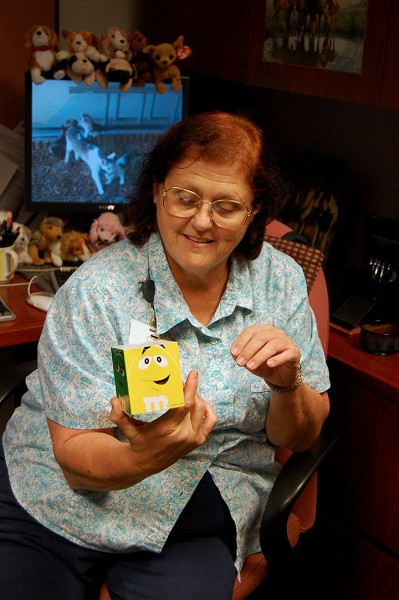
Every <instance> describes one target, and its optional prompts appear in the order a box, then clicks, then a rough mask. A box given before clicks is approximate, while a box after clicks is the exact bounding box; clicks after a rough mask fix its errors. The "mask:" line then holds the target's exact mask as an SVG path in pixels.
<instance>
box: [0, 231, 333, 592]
mask: <svg viewBox="0 0 399 600" xmlns="http://www.w3.org/2000/svg"><path fill="white" fill-rule="evenodd" d="M290 231H291V230H290V228H289V227H287V226H285V225H283V224H282V223H280V222H278V221H273V222H272V223H270V224H269V225H268V227H267V229H266V235H265V239H266V240H267V241H268V242H269V243H271V244H273V245H275V246H276V247H278V248H279V249H282V250H283V251H285V252H287V253H288V254H291V255H292V256H293V258H295V260H297V262H299V264H301V266H302V268H303V269H304V273H305V277H306V281H307V285H308V291H309V301H310V304H311V306H312V308H313V311H314V313H315V316H316V320H317V325H318V331H319V336H320V339H321V342H322V345H323V348H324V352H325V354H327V347H328V332H329V304H328V294H327V287H326V282H325V279H324V274H323V270H322V268H321V265H322V260H323V256H322V254H321V253H320V252H319V251H318V250H317V249H313V248H311V247H308V246H306V245H303V244H300V243H297V242H293V241H291V240H289V239H288V240H285V239H284V235H285V234H286V233H288V232H290ZM35 368H36V361H29V362H26V363H20V364H16V365H13V366H11V367H8V368H7V369H5V370H4V371H3V374H1V373H0V407H1V406H2V404H3V403H5V401H6V400H14V405H15V406H17V405H18V404H19V401H20V398H21V395H22V393H23V392H24V391H25V390H26V387H25V377H26V376H27V375H28V374H29V373H30V372H32V371H33V370H34V369H35ZM336 438H337V436H336V434H335V433H334V432H333V431H332V430H331V429H330V428H329V427H328V426H326V427H324V428H323V431H322V433H321V435H320V437H319V439H318V440H317V441H316V443H315V444H314V445H313V446H312V448H310V449H309V450H307V451H306V452H301V453H292V452H291V451H290V450H288V449H287V448H278V449H277V452H276V459H277V460H278V461H279V462H280V463H281V464H282V465H283V467H282V469H281V471H280V473H279V475H278V477H277V479H276V481H275V483H274V486H273V488H272V491H271V493H270V496H269V500H268V502H267V505H266V508H265V512H264V515H263V518H262V524H261V530H260V545H261V548H262V552H259V553H256V554H251V555H250V556H248V557H247V559H246V560H245V563H244V566H243V569H242V571H241V577H240V581H239V580H238V578H237V579H236V582H235V586H234V592H233V598H232V600H243V599H244V598H247V597H248V596H249V595H250V594H251V593H252V592H253V591H255V590H256V588H258V587H259V586H260V584H261V583H262V581H263V580H264V579H265V578H266V577H267V575H268V573H269V571H275V572H276V571H278V570H279V569H281V568H282V567H283V568H284V566H285V565H289V562H290V559H291V558H292V554H293V553H292V551H293V548H294V547H295V546H296V545H297V543H298V541H299V538H300V536H301V534H302V533H304V532H306V531H309V530H310V529H311V528H312V526H313V524H314V522H315V518H316V499H317V470H318V468H319V466H320V465H321V463H322V462H323V460H324V458H325V457H326V456H327V454H328V453H329V451H330V450H331V448H332V446H333V445H334V443H335V441H336ZM99 600H111V598H110V596H109V593H108V590H107V588H106V585H105V583H104V584H103V586H102V588H101V591H100V596H99Z"/></svg>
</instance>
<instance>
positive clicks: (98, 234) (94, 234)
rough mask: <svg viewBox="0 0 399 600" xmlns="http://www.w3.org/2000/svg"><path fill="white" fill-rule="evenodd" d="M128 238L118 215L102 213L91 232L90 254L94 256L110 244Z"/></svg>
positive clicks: (94, 221) (93, 223) (95, 220)
mask: <svg viewBox="0 0 399 600" xmlns="http://www.w3.org/2000/svg"><path fill="white" fill-rule="evenodd" d="M125 238H126V233H125V229H124V227H123V225H122V223H121V222H120V220H119V217H118V215H116V214H115V213H113V212H104V213H101V214H100V216H99V217H98V218H97V219H93V222H92V224H91V227H90V231H89V244H90V252H91V253H92V254H94V253H95V252H98V251H99V250H102V249H103V248H106V247H107V246H109V245H110V244H115V242H119V241H120V240H124V239H125Z"/></svg>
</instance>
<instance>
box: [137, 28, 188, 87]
mask: <svg viewBox="0 0 399 600" xmlns="http://www.w3.org/2000/svg"><path fill="white" fill-rule="evenodd" d="M183 40H184V38H183V36H182V35H180V36H179V37H178V38H177V40H176V41H175V42H174V43H173V44H168V43H164V44H158V46H154V45H153V44H149V45H148V46H146V47H145V48H144V49H143V52H144V53H145V54H149V55H150V56H151V57H152V59H153V61H154V82H155V87H156V89H157V91H158V92H159V93H160V94H165V92H166V87H165V83H164V82H165V81H166V80H168V79H170V81H171V85H172V90H175V91H176V92H178V91H179V90H180V87H181V78H180V69H179V67H177V65H176V64H175V61H176V59H177V58H179V59H180V60H181V59H182V58H187V57H188V56H189V55H190V54H191V50H190V48H189V47H188V46H182V44H183ZM178 48H179V49H180V48H183V51H182V52H179V53H178V54H179V56H177V49H178Z"/></svg>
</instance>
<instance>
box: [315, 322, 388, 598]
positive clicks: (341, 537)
mask: <svg viewBox="0 0 399 600" xmlns="http://www.w3.org/2000/svg"><path fill="white" fill-rule="evenodd" d="M329 368H330V374H331V383H332V387H331V390H330V400H331V416H332V418H333V419H334V420H335V422H336V426H337V428H338V430H339V432H340V437H339V440H338V442H337V444H336V446H335V447H334V449H333V452H332V454H331V456H330V457H329V458H328V461H327V462H326V465H325V467H324V466H323V469H322V470H321V472H320V476H319V498H318V500H319V504H318V511H319V522H320V523H321V529H322V533H321V535H320V540H321V541H320V545H321V546H322V551H321V552H320V555H322V559H321V563H320V569H321V571H322V572H323V571H324V573H323V574H324V577H323V576H321V579H323V580H324V581H325V582H328V583H327V589H329V590H330V592H329V593H330V595H327V600H338V599H339V600H392V599H393V598H394V597H396V596H397V593H398V590H399V354H395V355H392V356H387V357H378V356H373V355H369V354H367V353H365V352H362V351H360V350H359V348H358V339H351V338H350V337H348V338H345V337H343V336H342V335H341V334H337V333H335V332H334V333H331V335H330V345H329Z"/></svg>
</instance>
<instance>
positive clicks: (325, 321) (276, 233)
mask: <svg viewBox="0 0 399 600" xmlns="http://www.w3.org/2000/svg"><path fill="white" fill-rule="evenodd" d="M290 231H292V229H291V228H290V227H288V226H287V225H284V224H283V223H281V222H280V221H272V222H271V223H269V225H268V226H267V227H266V235H270V236H273V237H276V238H281V237H282V236H283V235H285V234H286V233H288V232H290ZM298 262H300V261H298ZM309 303H310V306H311V307H312V309H313V312H314V314H315V317H316V321H317V330H318V333H319V337H320V340H321V343H322V346H323V349H324V353H325V355H326V356H327V349H328V337H329V329H330V305H329V301H328V290H327V283H326V279H325V277H324V272H323V269H322V267H321V266H320V268H319V269H318V271H317V275H316V278H315V280H314V283H313V284H312V287H311V288H310V290H309Z"/></svg>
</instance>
